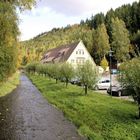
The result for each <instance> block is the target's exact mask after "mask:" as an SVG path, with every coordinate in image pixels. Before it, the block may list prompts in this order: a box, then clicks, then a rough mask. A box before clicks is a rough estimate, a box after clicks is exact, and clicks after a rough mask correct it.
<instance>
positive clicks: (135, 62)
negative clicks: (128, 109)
mask: <svg viewBox="0 0 140 140" xmlns="http://www.w3.org/2000/svg"><path fill="white" fill-rule="evenodd" d="M120 69H121V71H122V76H121V79H120V81H121V83H122V84H123V85H124V86H125V87H128V88H129V87H131V88H133V89H134V91H135V92H134V93H131V94H132V95H133V97H134V98H135V100H136V101H137V102H138V105H139V118H140V58H134V59H132V60H131V61H128V62H126V63H124V64H122V66H121V68H120Z"/></svg>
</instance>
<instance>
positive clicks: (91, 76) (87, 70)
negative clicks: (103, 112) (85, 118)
mask: <svg viewBox="0 0 140 140" xmlns="http://www.w3.org/2000/svg"><path fill="white" fill-rule="evenodd" d="M76 76H77V77H78V79H79V80H80V82H81V83H82V84H83V85H84V87H85V95H86V94H87V88H88V87H93V86H94V85H95V84H96V82H97V78H98V76H97V71H96V67H95V65H94V64H93V63H91V62H89V61H86V62H85V63H84V64H83V65H79V66H78V67H77V74H76Z"/></svg>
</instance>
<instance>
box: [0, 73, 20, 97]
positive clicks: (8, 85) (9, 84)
mask: <svg viewBox="0 0 140 140" xmlns="http://www.w3.org/2000/svg"><path fill="white" fill-rule="evenodd" d="M18 84H19V72H16V73H15V74H13V75H12V76H11V77H9V78H8V80H7V81H6V82H1V83H0V97H1V96H5V95H7V94H8V93H10V92H11V91H12V90H13V89H15V88H16V87H17V85H18Z"/></svg>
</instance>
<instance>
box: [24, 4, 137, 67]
mask: <svg viewBox="0 0 140 140" xmlns="http://www.w3.org/2000/svg"><path fill="white" fill-rule="evenodd" d="M139 30H140V2H134V3H133V4H132V5H130V4H127V5H123V6H121V7H119V8H117V9H116V10H113V9H110V10H109V11H108V12H107V14H106V15H104V14H103V13H98V14H96V15H95V16H91V18H89V19H86V20H85V21H84V20H81V22H80V24H75V25H67V26H66V27H65V28H53V29H52V30H51V31H49V32H44V33H41V34H39V35H38V36H36V37H34V38H33V39H31V40H28V41H24V42H21V49H22V64H23V65H25V64H27V63H28V62H30V61H32V60H40V59H41V57H42V55H43V54H44V53H45V52H46V51H47V50H48V49H50V48H55V47H58V46H60V45H63V44H68V43H72V42H75V41H77V40H83V42H84V44H85V46H86V47H87V49H88V50H89V52H90V54H91V55H92V57H93V58H94V60H95V62H96V63H97V64H99V65H100V63H101V61H102V59H103V58H104V57H106V58H107V59H108V52H109V50H110V49H112V50H113V57H114V59H116V60H117V61H118V62H123V61H126V60H127V59H130V58H133V57H135V56H137V55H138V54H139V51H140V31H139Z"/></svg>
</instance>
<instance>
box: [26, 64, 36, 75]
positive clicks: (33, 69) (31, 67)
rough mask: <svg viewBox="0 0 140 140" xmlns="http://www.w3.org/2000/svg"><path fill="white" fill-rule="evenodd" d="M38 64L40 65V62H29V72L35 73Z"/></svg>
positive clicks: (27, 67)
mask: <svg viewBox="0 0 140 140" xmlns="http://www.w3.org/2000/svg"><path fill="white" fill-rule="evenodd" d="M37 65H38V62H32V63H30V64H28V65H27V66H26V67H25V69H26V71H27V72H29V73H35V72H36V71H37Z"/></svg>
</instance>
